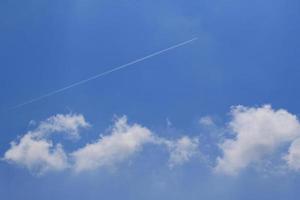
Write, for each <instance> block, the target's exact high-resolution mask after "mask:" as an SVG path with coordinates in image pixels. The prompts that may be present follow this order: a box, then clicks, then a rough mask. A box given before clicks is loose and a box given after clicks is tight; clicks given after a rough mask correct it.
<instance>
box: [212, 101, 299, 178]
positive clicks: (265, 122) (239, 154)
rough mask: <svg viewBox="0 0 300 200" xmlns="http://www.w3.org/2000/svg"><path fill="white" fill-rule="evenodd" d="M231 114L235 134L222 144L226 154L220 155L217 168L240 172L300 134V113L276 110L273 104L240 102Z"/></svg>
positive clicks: (217, 169) (231, 172)
mask: <svg viewBox="0 0 300 200" xmlns="http://www.w3.org/2000/svg"><path fill="white" fill-rule="evenodd" d="M231 114H232V117H233V119H232V121H231V122H230V123H229V128H230V129H231V131H232V132H233V134H234V137H233V138H232V139H226V140H225V141H224V142H223V143H222V144H220V148H221V150H222V151H223V156H222V157H218V158H217V166H216V168H215V170H216V171H217V172H221V173H225V174H229V175H234V174H237V173H238V172H239V171H240V170H242V169H244V168H246V167H247V166H249V165H250V164H253V163H255V162H257V161H260V160H261V159H263V158H264V157H265V156H266V155H269V154H271V153H273V152H274V151H275V150H276V149H277V148H278V147H279V146H280V145H282V144H285V143H287V142H292V141H293V140H294V139H296V138H297V137H299V134H300V124H299V121H298V119H297V117H296V116H295V115H292V114H290V113H289V112H287V111H286V110H283V109H280V110H273V109H272V108H271V106H269V105H265V106H262V107H258V108H248V107H244V106H237V107H233V109H232V111H231ZM294 146H298V143H297V144H294ZM290 151H291V152H292V151H293V148H292V150H290ZM291 157H292V156H291ZM290 160H292V158H290Z"/></svg>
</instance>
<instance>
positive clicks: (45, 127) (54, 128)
mask: <svg viewBox="0 0 300 200" xmlns="http://www.w3.org/2000/svg"><path fill="white" fill-rule="evenodd" d="M89 126H90V124H89V123H88V122H86V121H85V119H84V117H83V116H82V115H79V114H66V115H62V114H57V115H55V116H52V117H50V118H48V119H47V120H45V121H42V122H41V123H40V124H39V126H38V127H37V129H36V130H35V131H34V134H35V135H36V136H39V137H45V136H47V135H49V134H52V133H64V134H67V135H68V136H69V137H70V138H75V139H78V138H79V137H80V135H79V131H80V129H81V128H87V127H89Z"/></svg>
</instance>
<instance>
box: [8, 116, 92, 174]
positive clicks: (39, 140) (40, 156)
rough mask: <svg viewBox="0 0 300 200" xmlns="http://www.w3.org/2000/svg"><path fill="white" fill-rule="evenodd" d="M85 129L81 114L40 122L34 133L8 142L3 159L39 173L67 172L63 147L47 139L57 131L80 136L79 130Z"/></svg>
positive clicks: (66, 161) (53, 117) (54, 117)
mask: <svg viewBox="0 0 300 200" xmlns="http://www.w3.org/2000/svg"><path fill="white" fill-rule="evenodd" d="M87 126H88V123H87V122H86V121H85V119H84V118H83V116H82V115H75V114H69V115H55V116H52V117H50V118H48V119H47V120H45V121H43V122H41V123H40V124H39V126H38V127H37V128H36V129H35V130H33V131H29V132H27V133H26V134H25V135H24V136H22V137H21V138H20V139H19V141H14V142H11V147H10V149H9V150H7V151H6V152H5V154H4V158H3V159H4V160H6V161H8V162H10V163H15V164H18V165H20V166H23V167H26V168H28V169H29V170H31V171H33V172H35V173H38V174H42V173H44V172H46V171H58V170H63V169H66V168H67V167H68V159H67V156H66V154H65V152H64V150H63V148H62V145H61V144H56V145H54V144H53V142H52V141H51V140H50V139H49V138H48V137H49V136H50V135H51V134H53V133H56V132H59V133H67V134H68V135H70V136H72V137H79V135H78V134H79V129H80V128H85V127H87Z"/></svg>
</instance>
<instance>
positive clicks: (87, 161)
mask: <svg viewBox="0 0 300 200" xmlns="http://www.w3.org/2000/svg"><path fill="white" fill-rule="evenodd" d="M230 115H231V118H230V120H229V122H228V123H227V125H226V126H225V127H226V128H225V129H226V130H228V132H229V133H230V134H231V135H227V136H226V135H222V138H221V141H219V142H216V145H217V146H218V147H219V149H220V151H221V152H220V154H219V155H217V156H215V157H214V158H212V159H214V160H213V162H210V163H215V164H214V165H213V166H211V167H212V168H213V169H214V172H216V173H218V174H226V175H237V174H239V173H240V172H241V171H243V170H245V169H247V168H250V167H253V166H256V165H257V164H259V163H261V162H264V161H268V160H269V159H270V158H272V157H274V156H275V157H277V158H278V159H279V160H280V161H281V164H282V165H284V166H285V169H289V170H290V171H300V122H299V120H298V118H297V116H295V115H293V114H291V113H289V112H288V111H286V110H284V109H278V110H275V109H273V108H272V107H271V106H270V105H264V106H261V107H245V106H235V107H232V108H231V111H230ZM199 122H200V125H201V126H211V125H213V126H217V125H216V124H214V122H213V120H212V118H210V117H209V116H206V117H204V118H201V119H200V120H199ZM90 126H91V125H90V124H89V123H88V122H87V121H86V120H85V118H84V117H83V116H82V115H80V114H67V115H62V114H58V115H55V116H52V117H49V118H48V119H46V120H45V121H42V122H40V123H39V124H38V125H37V127H36V128H35V129H33V130H30V131H28V132H27V133H26V134H24V135H23V136H21V137H20V138H19V139H17V140H16V141H13V142H11V147H10V149H8V150H7V151H6V152H5V154H4V156H3V160H4V161H7V162H9V163H13V164H16V165H19V166H22V167H24V168H27V169H28V170H30V171H32V172H34V173H37V174H44V173H46V172H49V171H62V170H66V169H68V170H71V171H73V172H76V173H80V172H84V171H91V170H97V169H100V168H104V167H106V168H110V167H115V166H117V165H119V164H121V163H123V162H126V161H128V160H131V159H132V158H133V157H134V155H136V154H138V153H141V152H142V150H143V148H144V147H145V146H149V147H151V146H154V145H155V146H159V147H161V148H165V149H166V150H167V151H168V152H169V158H168V159H167V163H168V166H169V167H170V168H173V167H175V166H178V165H183V164H184V163H186V162H188V161H190V160H191V159H192V158H193V157H195V156H197V155H203V154H202V152H200V148H199V147H201V146H200V145H199V144H200V142H201V141H199V138H201V137H196V138H191V137H188V136H187V135H184V136H182V137H181V138H177V139H169V138H164V137H159V135H157V134H155V133H154V132H153V131H151V130H150V129H148V128H147V127H145V126H143V125H140V124H137V123H134V124H130V123H128V120H127V117H126V116H124V117H121V118H118V119H116V120H115V121H114V123H113V125H112V126H111V127H110V128H109V129H108V131H107V132H106V133H105V134H100V135H99V137H98V138H97V139H96V140H95V141H94V142H91V143H87V144H85V145H83V146H81V147H78V148H77V149H76V150H75V151H73V152H65V150H64V149H63V145H62V143H59V142H58V143H55V142H54V141H53V139H52V137H53V136H54V134H56V135H61V136H63V137H62V138H65V139H72V140H74V139H77V140H78V139H80V134H81V130H82V129H87V128H89V127H90ZM220 128H221V129H222V130H224V126H223V127H220ZM209 145H211V144H209ZM282 147H284V148H282ZM282 149H286V150H282ZM278 152H279V153H278ZM210 153H212V154H215V153H216V152H207V154H210ZM205 156H206V155H205ZM208 157H210V156H209V155H208ZM277 164H278V163H277Z"/></svg>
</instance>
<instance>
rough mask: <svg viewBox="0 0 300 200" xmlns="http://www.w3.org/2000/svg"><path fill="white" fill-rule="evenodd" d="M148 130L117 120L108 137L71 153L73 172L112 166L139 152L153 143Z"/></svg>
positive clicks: (123, 118) (124, 118) (122, 119)
mask: <svg viewBox="0 0 300 200" xmlns="http://www.w3.org/2000/svg"><path fill="white" fill-rule="evenodd" d="M153 139H154V138H153V135H152V133H151V131H150V130H148V129H147V128H145V127H142V126H141V125H138V124H133V125H129V124H128V123H127V118H126V117H122V118H120V119H118V120H117V121H116V123H115V125H114V127H113V128H112V132H111V134H110V135H107V136H102V137H101V138H100V139H99V140H98V141H97V142H95V143H92V144H87V145H86V146H85V147H83V148H81V149H79V150H77V151H75V152H74V153H72V157H73V159H74V162H75V163H74V169H75V171H85V170H93V169H96V168H99V167H103V166H113V165H115V164H117V163H119V162H122V161H124V160H125V159H128V158H129V157H130V156H132V155H133V154H135V153H136V152H138V151H140V150H141V149H142V147H143V145H144V144H146V143H150V142H153Z"/></svg>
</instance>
